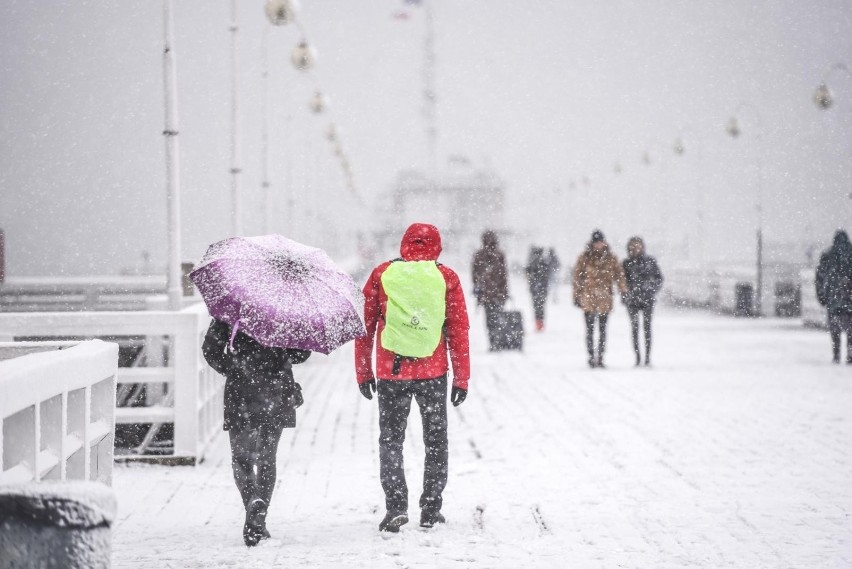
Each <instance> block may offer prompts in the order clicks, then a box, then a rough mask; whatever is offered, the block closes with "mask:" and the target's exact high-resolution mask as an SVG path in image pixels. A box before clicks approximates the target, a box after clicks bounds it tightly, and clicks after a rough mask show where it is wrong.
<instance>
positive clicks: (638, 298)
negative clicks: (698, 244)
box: [622, 237, 663, 366]
mask: <svg viewBox="0 0 852 569" xmlns="http://www.w3.org/2000/svg"><path fill="white" fill-rule="evenodd" d="M622 266H623V267H624V275H625V277H626V278H627V294H625V295H624V304H625V305H626V306H627V313H628V314H629V315H630V331H631V333H632V335H633V352H634V353H635V354H636V365H637V366H638V365H640V364H641V363H642V354H641V353H640V351H639V315H640V314H641V315H642V324H643V328H644V331H645V365H646V366H649V365H651V317H652V316H653V313H654V303H655V302H656V299H657V293H658V292H660V288H661V287H662V286H663V274H662V273H661V272H660V267H659V266H658V265H657V260H656V259H654V257H651V256H650V255H647V254H645V242H644V241H643V240H642V238H641V237H631V238H630V241H628V242H627V259H625V260H624V263H622Z"/></svg>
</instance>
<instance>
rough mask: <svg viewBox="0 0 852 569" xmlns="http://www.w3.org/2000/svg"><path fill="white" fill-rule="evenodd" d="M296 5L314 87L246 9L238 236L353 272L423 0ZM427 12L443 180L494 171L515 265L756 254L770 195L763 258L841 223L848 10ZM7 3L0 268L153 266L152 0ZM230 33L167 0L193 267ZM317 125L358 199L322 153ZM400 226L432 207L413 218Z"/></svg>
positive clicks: (155, 53)
mask: <svg viewBox="0 0 852 569" xmlns="http://www.w3.org/2000/svg"><path fill="white" fill-rule="evenodd" d="M301 4H302V5H301V10H300V13H299V19H300V22H301V24H302V26H303V30H304V38H305V39H307V40H308V41H309V42H310V44H311V45H312V46H313V47H314V48H315V49H316V50H317V63H316V67H315V68H314V70H312V71H311V72H310V73H307V74H306V73H304V72H300V71H298V70H296V69H294V68H293V66H292V64H291V63H290V52H291V50H292V49H293V47H294V46H295V45H296V44H297V43H298V42H299V41H300V40H302V39H303V36H302V32H301V31H300V30H299V28H297V27H296V26H293V25H288V26H282V27H273V26H271V25H270V24H269V23H268V21H267V20H266V17H265V15H264V12H263V3H262V2H241V3H240V5H239V14H238V23H239V31H238V36H237V38H238V39H237V41H238V46H237V49H238V67H239V71H238V75H239V91H238V97H239V147H240V156H241V160H240V167H241V168H242V174H241V182H240V183H241V190H242V200H243V213H244V215H243V226H244V232H245V233H246V234H259V233H261V232H262V231H263V225H264V223H263V220H264V216H265V215H268V219H269V228H268V229H269V231H270V232H276V233H281V234H284V235H287V236H288V237H291V238H294V239H297V240H300V241H303V242H306V243H309V244H313V245H317V246H321V247H324V248H326V249H328V250H329V252H330V253H331V254H332V255H333V256H335V257H336V258H347V257H350V256H352V255H355V253H356V246H357V240H358V235H359V234H363V235H366V236H370V235H372V234H374V233H376V232H380V231H382V230H383V229H386V228H387V227H388V223H390V222H389V220H388V219H387V216H385V215H383V214H382V213H381V212H383V211H385V210H386V206H387V203H386V202H387V194H388V192H389V191H390V190H391V189H392V188H393V185H394V183H395V180H396V179H397V176H398V174H399V172H400V171H405V170H410V169H415V170H420V171H426V170H427V169H428V149H427V141H426V134H425V128H426V127H425V124H424V119H423V94H422V92H423V88H424V83H423V66H424V49H423V42H424V37H425V21H424V14H423V7H422V6H421V5H419V3H416V2H412V3H406V2H402V1H400V0H393V1H391V0H381V1H379V2H373V3H369V4H367V5H357V4H356V3H340V2H332V1H331V0H314V1H310V0H303V1H302V3H301ZM434 10H435V11H434V14H435V21H434V30H435V49H436V100H437V127H438V162H439V165H440V171H441V172H442V173H444V174H445V173H446V172H447V171H448V170H449V169H451V167H452V166H451V165H450V163H449V162H450V160H451V159H452V158H453V157H464V158H465V159H467V160H469V162H470V164H471V168H472V169H474V170H479V169H484V170H487V171H489V172H491V173H492V174H493V175H494V176H496V177H497V178H498V179H500V180H502V182H503V184H504V186H505V189H506V207H505V213H504V219H503V224H502V227H498V228H497V229H502V230H505V231H506V232H508V233H509V234H511V235H513V236H514V237H513V238H512V239H511V240H510V242H508V243H504V245H506V247H507V249H508V250H509V252H510V257H511V260H513V261H515V262H518V261H522V260H523V259H522V258H521V255H522V253H523V252H525V251H526V249H527V248H528V247H529V245H531V244H539V245H544V246H554V247H556V248H557V250H558V251H559V253H560V255H561V256H562V257H563V259H564V260H565V261H568V262H570V261H572V260H573V258H575V256H576V255H577V254H579V253H580V251H581V248H582V247H583V245H584V244H585V242H586V241H587V240H588V236H589V234H590V232H591V231H592V230H593V229H596V228H600V229H602V230H603V231H604V233H605V234H606V235H607V238H608V239H609V240H610V243H611V244H612V246H613V247H614V248H615V249H616V251H617V253H618V254H619V255H620V256H623V248H624V244H625V243H626V241H627V239H628V238H629V237H630V236H631V235H635V234H640V235H642V236H643V237H644V238H645V239H646V241H647V242H648V244H649V250H650V251H651V252H653V253H656V254H659V256H660V258H661V260H662V261H663V262H665V263H668V264H669V266H672V265H675V264H694V263H695V262H697V261H698V260H701V261H702V262H705V263H740V264H745V263H752V262H753V261H752V260H753V258H754V250H755V243H754V241H755V237H754V236H755V231H756V228H757V210H756V200H757V195H758V192H759V191H760V192H761V193H762V196H763V200H762V205H763V233H764V241H765V242H766V243H767V245H768V246H769V247H770V249H771V248H772V247H776V248H783V247H790V248H793V249H795V247H796V246H799V247H800V249H801V250H802V251H803V250H804V249H806V248H807V247H808V246H810V247H816V248H818V249H822V248H824V247H826V246H827V245H828V244H829V243H830V240H831V237H832V235H833V233H834V231H835V230H836V229H837V228H839V227H844V226H845V227H847V228H848V221H849V219H852V216H850V213H852V195H850V192H852V134H850V133H851V132H852V130H850V126H852V76H850V74H849V73H844V72H837V73H834V74H832V75H831V76H830V78H829V80H828V84H829V87H830V89H831V91H832V94H833V96H834V99H835V102H834V105H833V106H832V107H831V108H830V109H827V110H820V109H818V108H817V106H816V105H815V104H814V101H813V94H814V90H815V89H816V87H817V86H818V85H819V84H820V82H821V81H822V79H823V77H824V75H825V73H826V71H827V70H828V69H829V67H830V66H831V65H832V64H835V63H845V64H847V65H848V64H849V63H850V61H849V59H848V54H849V53H852V5H849V4H848V3H845V2H843V1H841V0H835V1H820V2H816V3H812V4H809V5H803V4H801V3H798V2H795V1H792V0H788V1H784V2H749V3H742V2H736V1H733V0H729V1H726V2H721V3H715V4H713V5H710V4H701V5H699V4H693V3H690V4H688V5H686V4H685V5H681V6H668V7H665V8H663V7H661V6H650V5H641V6H640V5H638V4H637V3H631V2H627V1H617V2H609V3H606V5H602V4H601V3H596V2H575V3H564V2H557V1H549V2H539V3H536V4H535V6H532V5H530V4H527V5H518V4H517V3H509V2H504V1H500V2H497V1H492V2H485V1H484V0H477V1H470V2H465V3H450V2H441V1H438V2H435V4H434ZM0 15H2V17H0V38H2V39H0V42H2V46H3V49H2V50H0V52H1V53H2V55H0V81H1V82H2V85H3V86H4V87H3V89H2V90H0V93H2V94H0V97H2V98H0V108H2V111H0V140H2V151H0V161H2V162H0V188H2V189H0V193H2V201H0V204H2V207H0V228H2V229H4V230H5V233H6V275H7V277H19V276H50V275H86V274H116V273H118V272H120V271H122V270H139V267H140V266H141V264H142V255H143V253H144V252H147V253H148V254H149V255H150V266H151V267H155V269H160V268H161V267H162V268H163V269H162V270H163V272H164V267H165V262H166V196H165V158H164V143H163V137H162V130H163V116H164V108H163V94H162V90H163V86H162V49H163V22H162V6H161V4H160V3H158V2H154V3H141V4H133V5H121V4H120V3H115V2H108V3H104V4H103V5H98V4H94V3H79V4H75V5H74V6H73V8H72V7H69V6H67V5H54V4H52V3H51V4H50V5H48V4H47V3H28V2H22V1H10V2H6V3H5V4H4V5H3V7H2V8H0ZM229 25H230V13H229V3H228V2H216V3H209V2H200V1H198V0H193V1H184V2H180V3H176V5H175V46H174V49H175V54H176V58H177V77H178V87H177V91H178V107H179V108H178V113H179V117H180V144H181V189H182V195H181V200H182V204H181V207H182V255H181V257H182V259H184V260H186V261H195V260H198V259H200V257H201V255H202V254H203V253H204V250H205V249H206V246H207V245H208V244H209V243H211V242H213V241H217V240H219V239H222V238H224V237H226V236H228V235H229V234H230V233H229V232H230V209H231V208H230V194H229V192H230V174H229V170H230V168H231V164H230V123H229V121H230V115H229V113H230V68H229V65H230V63H229V57H230V43H229V42H230V35H229V31H228V28H229ZM264 36H265V37H266V41H267V42H268V46H269V65H270V76H269V82H270V83H269V115H268V117H269V128H270V162H269V169H270V182H271V198H270V205H269V208H268V211H264V210H263V205H262V201H261V160H262V158H261V151H260V149H261V128H262V121H263V116H262V112H261V105H262V103H261V92H262V90H261V69H262V68H261V55H262V49H261V47H262V42H263V41H264ZM318 88H319V89H321V90H322V91H323V94H324V95H325V96H327V97H328V99H329V108H328V110H327V111H326V112H325V113H322V114H319V115H317V114H314V113H312V111H311V109H310V108H309V101H310V98H311V97H312V95H313V93H314V92H315V91H316V90H317V89H318ZM735 114H736V116H737V118H738V122H739V125H740V128H741V134H740V135H739V137H737V138H732V137H731V136H729V135H728V133H726V132H725V125H726V124H727V122H728V121H729V119H730V118H731V117H732V116H734V115H735ZM331 123H334V124H335V125H336V128H337V129H338V131H339V132H340V139H341V141H342V144H343V147H344V149H345V153H346V155H347V156H348V159H349V161H350V163H351V166H352V171H353V177H354V181H355V188H356V190H357V196H356V195H355V194H353V193H352V192H351V191H350V190H349V189H348V188H347V184H346V180H345V177H344V174H343V171H342V169H341V166H340V162H339V160H338V158H337V157H336V156H335V154H334V151H333V148H332V146H331V144H330V143H329V141H328V140H327V137H326V133H327V129H328V126H329V124H331ZM677 140H681V141H682V144H683V148H682V153H681V154H678V153H677V152H675V146H676V141H677ZM646 153H647V155H648V158H649V159H648V160H647V161H646V160H645V158H644V156H645V154H646ZM759 164H760V166H759ZM616 170H619V172H616ZM289 196H291V197H292V200H293V207H292V209H291V210H290V208H289V205H288V204H289V201H288V200H289V199H290V197H289ZM359 198H360V199H361V200H363V203H361V202H359ZM288 210H289V211H288ZM412 215H413V216H414V218H416V220H417V221H423V222H430V221H433V220H434V219H435V218H436V215H434V214H433V212H430V211H429V210H428V209H427V208H424V209H423V210H422V211H415V212H413V214H412ZM414 220H415V219H411V220H391V221H392V222H394V223H397V222H398V221H401V222H404V221H414ZM439 228H440V227H439ZM481 229H483V228H482V227H472V228H471V231H472V232H474V233H477V232H479V231H480V230H481ZM452 248H453V244H452V243H448V244H447V245H446V249H447V250H448V251H450V252H452ZM377 254H380V255H382V256H384V254H385V252H384V251H377ZM790 254H791V256H796V258H794V259H792V261H795V262H803V261H804V259H803V258H801V255H802V253H801V251H799V250H795V251H791V253H790ZM157 272H159V271H157Z"/></svg>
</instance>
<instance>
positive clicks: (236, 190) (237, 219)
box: [229, 0, 243, 237]
mask: <svg viewBox="0 0 852 569" xmlns="http://www.w3.org/2000/svg"><path fill="white" fill-rule="evenodd" d="M238 30H239V27H238V26H237V0H231V26H230V28H229V31H230V32H231V208H232V211H231V215H232V216H233V222H232V223H233V232H234V236H235V237H236V236H238V235H242V233H243V224H242V208H241V204H240V172H242V169H241V168H240V166H239V160H240V152H239V133H238V128H239V124H238V120H237V117H238V113H237V31H238Z"/></svg>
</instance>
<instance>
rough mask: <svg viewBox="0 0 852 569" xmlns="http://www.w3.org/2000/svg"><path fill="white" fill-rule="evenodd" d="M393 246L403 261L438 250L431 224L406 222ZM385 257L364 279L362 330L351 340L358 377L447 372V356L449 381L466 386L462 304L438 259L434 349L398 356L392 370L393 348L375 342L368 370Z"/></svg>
mask: <svg viewBox="0 0 852 569" xmlns="http://www.w3.org/2000/svg"><path fill="white" fill-rule="evenodd" d="M399 252H400V254H401V255H402V259H403V260H404V261H432V260H437V259H438V255H440V254H441V234H440V233H439V232H438V228H437V227H435V226H434V225H427V224H425V223H415V224H412V225H411V226H410V227H409V228H408V229H407V230H406V232H405V235H403V237H402V243H401V244H400V246H399ZM390 264H391V261H386V262H384V263H382V264H381V265H379V266H378V267H376V268H375V269H373V272H372V273H371V274H370V278H369V279H368V280H367V284H365V285H364V324H365V325H366V327H367V335H366V336H363V337H361V338H358V339H357V340H355V373H356V378H357V380H358V383H364V382H366V381H370V380H371V379H373V378H374V377H378V378H379V379H390V380H397V379H400V380H406V379H431V378H434V377H438V376H441V375H443V374H445V373H447V370H448V369H449V361H448V358H447V352H448V351H449V360H451V361H452V363H453V385H454V386H455V387H459V388H461V389H467V382H468V379H470V347H469V341H468V328H470V326H469V324H468V319H467V307H466V306H465V300H464V293H463V292H462V286H461V281H459V277H458V275H457V274H456V273H455V271H453V270H452V269H450V268H449V267H445V266H443V265H438V269H439V270H440V271H441V274H442V275H444V281H445V282H446V283H447V296H446V306H447V315H446V321H445V323H444V334H443V336H442V338H441V343H440V344H438V347H437V348H436V349H435V352H434V353H433V354H432V355H431V356H429V357H426V358H417V359H413V360H412V359H403V360H402V362H401V364H400V369H399V373H398V374H396V375H394V374H393V363H394V354H393V352H390V351H388V350H385V349H384V348H382V346H381V342H376V346H375V348H376V372H375V374H374V373H373V343H374V339H375V338H377V337H381V333H382V330H383V329H384V326H385V319H384V315H385V311H386V310H387V302H388V297H387V295H386V294H385V291H384V289H383V288H382V273H383V272H384V271H385V269H387V268H388V266H389V265H390Z"/></svg>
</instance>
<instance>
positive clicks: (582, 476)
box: [113, 287, 852, 569]
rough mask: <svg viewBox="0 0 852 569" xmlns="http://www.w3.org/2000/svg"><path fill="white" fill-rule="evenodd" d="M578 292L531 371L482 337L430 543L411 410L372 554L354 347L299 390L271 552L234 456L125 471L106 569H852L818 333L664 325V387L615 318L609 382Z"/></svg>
mask: <svg viewBox="0 0 852 569" xmlns="http://www.w3.org/2000/svg"><path fill="white" fill-rule="evenodd" d="M567 293H568V291H567V289H562V291H561V296H562V300H563V302H562V304H559V305H550V307H549V312H550V314H549V325H548V330H547V332H546V333H544V334H536V335H533V334H529V332H528V337H527V349H526V352H525V353H523V354H518V353H503V354H489V353H488V352H487V351H486V350H485V343H484V330H483V328H484V324H483V315H482V313H481V312H479V313H477V314H476V315H475V316H474V318H473V322H472V328H473V329H472V336H473V340H472V343H473V348H472V349H473V353H472V360H473V361H472V368H473V377H472V379H471V393H470V396H469V398H468V400H467V401H466V402H465V403H464V404H463V405H462V406H461V407H459V408H458V409H452V408H451V409H450V460H451V463H450V480H449V485H448V487H447V491H446V493H445V505H444V513H445V514H446V516H447V519H448V523H447V525H446V526H439V527H436V528H434V529H432V530H423V529H421V528H419V527H418V526H417V524H416V521H417V519H418V516H419V511H418V510H417V509H416V504H417V498H418V496H419V484H420V471H421V470H422V443H421V442H420V427H419V420H418V416H417V415H416V407H415V408H414V409H412V419H414V420H412V421H410V423H409V432H408V436H407V441H406V447H407V448H406V452H407V454H406V457H407V458H408V463H407V465H406V469H407V473H408V482H409V489H410V493H411V497H410V503H411V504H412V508H411V509H410V511H409V514H410V516H411V518H412V523H410V524H409V525H407V526H404V527H403V529H402V531H401V533H400V534H398V535H391V536H388V535H384V536H383V535H380V534H379V533H378V531H377V525H378V522H379V520H380V519H381V516H382V515H383V513H384V510H383V495H382V492H381V487H380V486H379V480H378V449H377V442H376V440H377V436H378V432H377V417H376V413H377V411H376V402H375V400H373V401H372V402H368V401H366V400H364V399H363V398H361V396H360V395H359V393H358V390H357V389H356V387H355V384H354V379H353V373H352V354H351V347H348V348H347V349H344V350H341V352H340V353H336V354H333V355H332V356H331V357H327V358H326V357H323V356H315V357H314V358H312V360H310V361H309V363H308V364H305V365H304V366H300V367H299V368H298V369H297V371H296V374H297V380H298V381H300V382H301V384H302V386H303V388H304V390H305V401H306V403H305V406H304V407H302V409H301V410H300V414H299V426H298V427H297V428H296V429H295V430H287V431H285V434H284V437H283V439H282V443H281V448H280V453H279V485H278V489H277V491H276V495H275V497H274V499H273V504H272V508H271V510H270V514H269V517H268V520H267V523H268V527H269V529H270V531H271V533H272V535H273V539H272V540H268V541H265V542H262V544H261V545H260V546H259V547H256V548H254V549H247V548H246V547H245V546H244V545H243V544H242V535H241V529H242V521H243V515H242V512H241V503H240V500H239V495H238V493H237V490H236V488H235V487H234V484H233V482H232V479H231V473H230V464H229V456H228V448H227V439H226V437H224V436H221V437H219V439H218V441H217V447H216V449H215V451H214V452H213V455H212V457H211V458H210V459H209V460H208V461H207V462H205V463H204V464H202V465H201V466H199V467H197V468H195V469H192V468H185V467H184V468H168V467H159V466H130V467H127V466H117V468H116V471H115V474H114V477H115V489H116V491H117V493H118V497H119V509H120V514H119V522H118V524H117V527H116V530H115V534H114V554H113V560H114V567H117V568H122V567H145V568H149V567H158V568H184V567H186V568H189V567H203V568H206V569H209V568H219V567H234V568H253V567H341V566H346V567H349V568H352V569H355V568H361V567H364V568H367V567H370V568H384V567H387V568H404V567H442V568H443V567H507V568H508V567H513V568H515V567H560V568H562V567H564V568H575V567H577V568H581V567H589V568H597V567H635V568H642V569H650V568H655V569H656V568H662V567H671V568H684V567H704V568H714V569H715V568H721V567H741V568H744V569H746V568H747V569H755V568H776V567H777V568H782V567H783V568H787V567H791V568H792V567H795V568H807V569H816V568H822V567H825V568H829V567H830V568H835V567H852V366H833V365H831V364H830V363H829V360H830V348H829V344H828V338H827V334H826V333H825V332H816V331H810V330H804V329H801V328H799V327H798V326H796V325H795V323H792V322H784V321H778V320H768V321H759V322H758V321H747V320H735V319H732V318H726V317H715V316H712V315H708V314H704V313H698V312H683V313H681V312H675V311H672V310H670V309H668V310H667V309H665V308H663V309H661V310H659V311H658V314H657V316H658V317H657V322H656V338H655V340H656V349H655V353H654V361H655V367H654V368H653V369H634V368H633V367H632V353H631V351H630V347H629V331H628V323H627V316H626V314H625V312H624V310H623V307H620V306H619V307H618V309H617V311H616V312H615V313H614V314H613V316H612V317H611V324H610V338H611V340H610V347H609V350H608V358H607V363H608V366H609V367H608V369H605V370H590V369H588V368H587V367H586V366H585V355H584V348H583V346H584V344H583V339H582V334H583V324H582V318H581V315H580V313H579V311H578V310H577V309H575V308H574V307H573V306H570V296H569V294H567ZM516 296H518V297H519V298H520V299H521V300H522V302H524V303H526V301H527V298H526V296H525V295H524V294H523V292H521V291H520V290H519V289H518V287H516ZM527 328H529V320H528V321H527Z"/></svg>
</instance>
